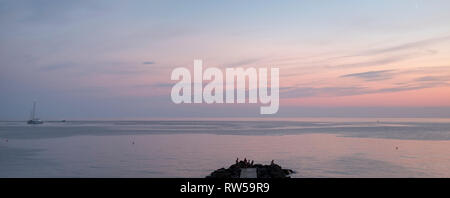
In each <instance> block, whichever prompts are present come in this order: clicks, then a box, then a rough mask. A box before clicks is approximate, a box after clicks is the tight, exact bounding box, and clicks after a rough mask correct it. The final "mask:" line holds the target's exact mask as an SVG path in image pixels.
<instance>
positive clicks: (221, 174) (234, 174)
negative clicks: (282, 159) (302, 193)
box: [206, 159, 294, 178]
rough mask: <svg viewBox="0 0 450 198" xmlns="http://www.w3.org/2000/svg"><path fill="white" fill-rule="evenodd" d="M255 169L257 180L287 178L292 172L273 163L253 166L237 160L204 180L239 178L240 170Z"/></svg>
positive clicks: (251, 162) (246, 161) (248, 161)
mask: <svg viewBox="0 0 450 198" xmlns="http://www.w3.org/2000/svg"><path fill="white" fill-rule="evenodd" d="M247 168H256V175H257V178H289V177H290V176H289V175H290V174H292V173H294V171H293V170H290V169H283V168H282V167H281V166H280V165H278V164H275V163H274V161H273V160H272V162H271V163H270V164H269V165H263V164H254V163H253V160H252V161H250V160H247V159H244V160H239V159H236V163H235V164H233V165H231V166H230V167H229V168H220V169H217V170H215V171H213V172H212V173H211V174H210V175H208V176H207V177H206V178H240V177H241V169H247Z"/></svg>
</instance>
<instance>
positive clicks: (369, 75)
mask: <svg viewBox="0 0 450 198" xmlns="http://www.w3.org/2000/svg"><path fill="white" fill-rule="evenodd" d="M392 71H394V70H381V71H368V72H361V73H352V74H346V75H342V76H341V78H348V77H354V78H360V79H363V80H365V81H379V80H387V79H391V78H392V76H393V73H392Z"/></svg>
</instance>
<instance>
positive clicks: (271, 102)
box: [171, 60, 280, 114]
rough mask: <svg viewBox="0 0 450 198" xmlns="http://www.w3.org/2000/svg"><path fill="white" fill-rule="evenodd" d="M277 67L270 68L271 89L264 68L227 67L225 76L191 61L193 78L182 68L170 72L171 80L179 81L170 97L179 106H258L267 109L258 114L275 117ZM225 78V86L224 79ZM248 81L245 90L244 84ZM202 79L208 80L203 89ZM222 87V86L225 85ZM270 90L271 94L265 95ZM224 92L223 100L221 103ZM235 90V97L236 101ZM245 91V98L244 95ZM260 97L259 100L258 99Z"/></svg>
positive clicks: (277, 85) (277, 91) (220, 72)
mask: <svg viewBox="0 0 450 198" xmlns="http://www.w3.org/2000/svg"><path fill="white" fill-rule="evenodd" d="M279 73H280V69H279V68H271V69H270V86H269V85H268V73H267V69H266V68H259V69H258V70H257V69H255V68H253V67H249V68H245V69H244V68H241V67H238V68H226V70H225V77H224V75H223V73H222V71H221V70H220V69H218V68H215V67H209V68H206V69H205V70H204V71H203V62H202V60H194V79H193V81H192V80H191V72H190V71H189V69H187V68H184V67H178V68H175V69H174V70H173V71H172V75H171V80H177V81H178V82H177V83H176V84H175V85H174V86H173V87H172V92H171V97H172V101H173V102H174V103H175V104H181V103H203V102H205V103H207V104H213V103H219V104H221V103H224V102H225V103H230V104H231V103H235V102H236V103H246V102H248V103H258V99H259V103H261V104H266V105H268V106H262V107H261V108H260V113H261V114H274V113H276V112H278V108H279V84H280V82H279ZM224 78H225V84H224V81H223V79H224ZM247 79H248V87H246V84H247V83H246V82H247ZM203 80H205V81H209V83H208V84H206V85H205V86H204V87H203ZM192 85H193V86H194V90H193V95H194V97H193V101H192V89H191V87H192ZM224 85H225V86H224ZM268 89H270V94H269V93H268ZM224 90H225V101H224ZM235 91H236V98H235ZM247 92H248V99H246V93H247ZM258 96H259V97H258Z"/></svg>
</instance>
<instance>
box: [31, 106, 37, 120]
mask: <svg viewBox="0 0 450 198" xmlns="http://www.w3.org/2000/svg"><path fill="white" fill-rule="evenodd" d="M35 111H36V101H33V111H32V112H31V119H32V120H34V112H35Z"/></svg>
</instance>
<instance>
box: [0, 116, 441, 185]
mask: <svg viewBox="0 0 450 198" xmlns="http://www.w3.org/2000/svg"><path fill="white" fill-rule="evenodd" d="M237 157H239V158H240V159H243V158H247V159H252V160H254V161H255V162H256V163H270V161H271V160H274V161H275V162H276V163H278V164H280V165H281V166H283V167H285V168H289V169H293V170H295V171H296V174H294V175H292V176H293V177H450V121H449V120H446V119H395V120H394V119H381V120H373V119H292V120H259V121H67V122H46V123H44V124H43V125H36V126H30V125H27V124H25V123H24V122H0V177H205V176H206V175H208V174H209V173H210V172H211V171H213V170H215V169H218V168H221V167H228V166H229V165H231V164H232V163H234V161H235V160H236V158H237Z"/></svg>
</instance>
